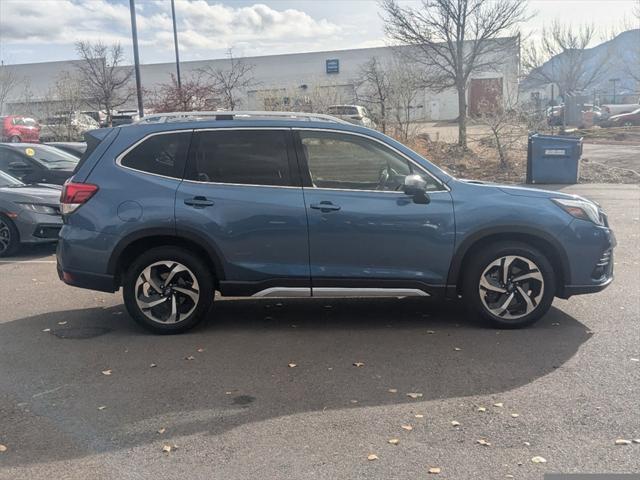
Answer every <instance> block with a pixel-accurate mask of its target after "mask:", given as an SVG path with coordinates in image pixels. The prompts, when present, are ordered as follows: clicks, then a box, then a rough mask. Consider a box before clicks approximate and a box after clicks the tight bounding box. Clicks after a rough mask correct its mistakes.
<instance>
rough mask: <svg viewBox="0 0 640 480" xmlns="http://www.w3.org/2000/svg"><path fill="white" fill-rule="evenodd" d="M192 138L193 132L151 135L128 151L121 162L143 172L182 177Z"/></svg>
mask: <svg viewBox="0 0 640 480" xmlns="http://www.w3.org/2000/svg"><path fill="white" fill-rule="evenodd" d="M190 138H191V132H181V133H163V134H159V135H153V136H150V137H148V138H147V139H145V140H144V141H143V142H142V143H141V144H140V145H138V146H137V147H135V148H134V149H133V150H131V151H130V152H129V153H127V154H126V155H125V156H124V157H123V158H122V161H121V162H120V163H121V164H122V165H123V166H125V167H129V168H133V169H135V170H140V171H142V172H147V173H153V174H156V175H163V176H165V177H175V178H182V172H183V170H184V162H185V158H186V156H187V151H188V149H189V139H190Z"/></svg>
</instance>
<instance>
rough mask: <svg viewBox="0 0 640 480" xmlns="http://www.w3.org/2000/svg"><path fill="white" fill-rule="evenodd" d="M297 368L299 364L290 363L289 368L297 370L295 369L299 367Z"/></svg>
mask: <svg viewBox="0 0 640 480" xmlns="http://www.w3.org/2000/svg"><path fill="white" fill-rule="evenodd" d="M297 366H298V364H297V363H290V364H289V368H295V367H297Z"/></svg>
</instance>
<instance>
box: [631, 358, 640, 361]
mask: <svg viewBox="0 0 640 480" xmlns="http://www.w3.org/2000/svg"><path fill="white" fill-rule="evenodd" d="M631 361H632V362H640V358H632V359H631Z"/></svg>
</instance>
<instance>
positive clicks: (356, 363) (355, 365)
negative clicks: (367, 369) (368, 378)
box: [353, 362, 364, 367]
mask: <svg viewBox="0 0 640 480" xmlns="http://www.w3.org/2000/svg"><path fill="white" fill-rule="evenodd" d="M353 366H354V367H364V363H363V362H353Z"/></svg>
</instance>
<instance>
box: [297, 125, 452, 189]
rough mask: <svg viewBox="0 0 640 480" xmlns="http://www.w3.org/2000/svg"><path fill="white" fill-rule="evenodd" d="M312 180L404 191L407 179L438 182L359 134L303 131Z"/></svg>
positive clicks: (336, 185) (431, 185) (346, 186)
mask: <svg viewBox="0 0 640 480" xmlns="http://www.w3.org/2000/svg"><path fill="white" fill-rule="evenodd" d="M300 140H301V143H302V149H303V151H304V155H305V157H306V160H307V165H308V168H309V174H310V175H311V183H312V184H313V186H314V187H317V188H333V189H348V190H381V191H401V190H402V186H403V184H404V178H405V177H406V176H407V175H409V174H412V173H418V174H422V175H423V176H424V178H425V180H427V182H428V184H429V186H428V189H429V190H438V189H439V186H438V184H437V183H436V182H435V181H434V180H433V179H432V178H431V177H430V176H429V175H426V174H423V173H422V172H419V171H416V167H414V166H413V165H412V164H411V163H410V162H409V161H408V160H407V159H406V158H404V157H403V156H401V155H399V154H397V153H396V152H394V151H393V150H391V149H390V148H387V147H385V146H384V145H381V144H380V143H378V142H376V141H374V140H370V139H367V138H364V137H361V136H358V135H348V134H343V133H337V132H313V131H300Z"/></svg>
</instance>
